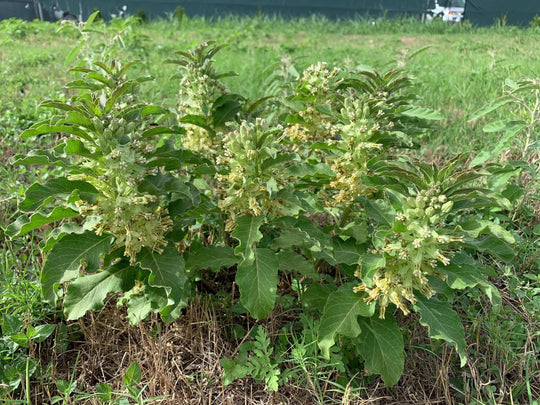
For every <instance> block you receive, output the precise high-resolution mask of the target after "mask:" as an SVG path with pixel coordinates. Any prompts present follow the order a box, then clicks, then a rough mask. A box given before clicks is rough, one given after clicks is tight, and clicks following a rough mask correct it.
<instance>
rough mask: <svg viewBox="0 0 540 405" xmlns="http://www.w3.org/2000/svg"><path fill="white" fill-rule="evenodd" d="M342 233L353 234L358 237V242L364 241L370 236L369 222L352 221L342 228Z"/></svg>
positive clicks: (345, 234)
mask: <svg viewBox="0 0 540 405" xmlns="http://www.w3.org/2000/svg"><path fill="white" fill-rule="evenodd" d="M340 235H342V236H352V237H353V238H354V239H356V242H357V243H359V244H361V243H364V242H366V241H367V240H368V237H369V231H368V227H367V223H366V222H365V221H355V222H350V223H348V224H347V225H346V226H345V227H343V228H341V230H340Z"/></svg>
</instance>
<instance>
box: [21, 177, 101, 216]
mask: <svg viewBox="0 0 540 405" xmlns="http://www.w3.org/2000/svg"><path fill="white" fill-rule="evenodd" d="M75 190H78V192H79V196H80V197H81V199H83V200H85V201H88V202H90V203H91V202H93V201H94V200H95V198H96V197H97V195H98V194H99V192H98V191H97V190H96V188H95V187H94V186H92V185H91V184H90V183H87V182H86V181H79V180H68V179H67V178H65V177H58V178H54V179H51V180H48V181H47V182H45V183H34V184H32V185H31V186H30V187H28V189H27V190H26V193H25V194H24V200H23V201H21V203H20V204H19V209H20V210H22V211H33V210H35V209H36V208H38V207H39V206H40V205H41V204H43V202H44V201H45V200H47V199H48V198H50V197H63V198H67V197H68V196H69V195H71V193H73V191H75Z"/></svg>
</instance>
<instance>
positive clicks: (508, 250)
mask: <svg viewBox="0 0 540 405" xmlns="http://www.w3.org/2000/svg"><path fill="white" fill-rule="evenodd" d="M464 244H465V246H469V247H473V248H475V249H477V250H479V251H480V252H485V253H489V254H490V255H492V256H494V257H496V258H498V259H500V260H503V261H504V262H506V263H510V262H511V261H512V260H514V258H515V254H514V251H513V249H512V247H511V246H510V245H509V244H508V243H507V242H505V241H504V240H501V239H499V238H497V237H496V236H493V235H488V236H487V237H485V238H483V239H480V240H467V241H465V243H464Z"/></svg>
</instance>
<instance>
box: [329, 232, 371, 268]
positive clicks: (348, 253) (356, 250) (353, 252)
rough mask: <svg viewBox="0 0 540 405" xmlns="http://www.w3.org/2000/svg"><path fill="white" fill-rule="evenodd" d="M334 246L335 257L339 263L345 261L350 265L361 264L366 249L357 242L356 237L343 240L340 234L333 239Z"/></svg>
mask: <svg viewBox="0 0 540 405" xmlns="http://www.w3.org/2000/svg"><path fill="white" fill-rule="evenodd" d="M332 243H333V246H334V257H335V258H336V262H337V263H344V264H348V265H350V266H352V265H355V264H359V263H360V260H361V257H362V255H363V254H364V251H365V249H364V248H362V246H361V245H359V244H357V243H356V241H355V240H354V239H348V240H343V239H341V238H340V237H339V236H335V237H334V238H333V239H332Z"/></svg>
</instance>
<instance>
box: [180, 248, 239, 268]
mask: <svg viewBox="0 0 540 405" xmlns="http://www.w3.org/2000/svg"><path fill="white" fill-rule="evenodd" d="M236 264H238V256H236V255H235V254H234V249H233V248H232V247H230V246H200V247H198V248H196V249H195V250H193V251H190V252H189V256H188V259H187V262H186V268H187V269H188V271H196V270H202V269H205V270H212V271H219V270H221V269H222V268H229V267H232V266H234V265H236Z"/></svg>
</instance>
